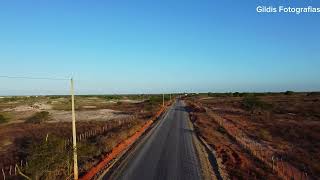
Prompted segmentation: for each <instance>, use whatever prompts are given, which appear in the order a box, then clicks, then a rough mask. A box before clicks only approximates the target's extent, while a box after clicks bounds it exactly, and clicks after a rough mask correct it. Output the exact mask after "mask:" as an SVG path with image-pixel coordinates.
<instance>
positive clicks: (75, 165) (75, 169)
mask: <svg viewBox="0 0 320 180" xmlns="http://www.w3.org/2000/svg"><path fill="white" fill-rule="evenodd" d="M71 106H72V109H71V111H72V139H73V177H74V179H76V180H77V179H78V176H79V175H78V158H77V139H76V138H77V133H76V113H75V110H74V109H75V108H74V87H73V78H71Z"/></svg>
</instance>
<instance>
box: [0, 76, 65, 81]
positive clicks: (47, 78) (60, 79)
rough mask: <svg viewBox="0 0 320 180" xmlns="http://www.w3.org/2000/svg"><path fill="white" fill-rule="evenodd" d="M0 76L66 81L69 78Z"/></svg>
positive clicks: (18, 77)
mask: <svg viewBox="0 0 320 180" xmlns="http://www.w3.org/2000/svg"><path fill="white" fill-rule="evenodd" d="M0 78H9V79H39V80H40V79H41V80H56V81H66V80H70V79H67V78H50V77H30V76H0Z"/></svg>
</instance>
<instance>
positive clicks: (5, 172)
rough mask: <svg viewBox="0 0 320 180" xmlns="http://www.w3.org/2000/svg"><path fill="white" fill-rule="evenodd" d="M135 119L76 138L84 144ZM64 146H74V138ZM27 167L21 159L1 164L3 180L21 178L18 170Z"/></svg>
mask: <svg viewBox="0 0 320 180" xmlns="http://www.w3.org/2000/svg"><path fill="white" fill-rule="evenodd" d="M135 119H137V116H133V117H131V118H129V119H117V120H115V121H116V123H107V124H106V125H104V126H101V127H97V128H95V129H91V130H89V131H85V132H82V133H79V134H77V138H76V139H77V142H82V141H85V140H87V139H89V138H93V137H96V136H99V135H102V134H104V133H106V132H108V131H109V130H111V129H113V128H117V127H120V126H122V125H124V124H125V123H127V122H130V121H133V120H135ZM47 138H48V136H47V137H46V138H45V139H47ZM49 138H50V137H49ZM64 144H65V149H67V147H69V146H71V145H72V137H70V138H65V140H64ZM27 167H28V161H27V160H25V159H21V160H19V161H18V162H16V163H9V164H1V166H0V168H1V176H2V179H4V180H5V179H12V178H15V177H18V176H19V177H21V174H19V173H18V168H19V169H20V171H21V172H24V171H25V169H26V168H27ZM1 176H0V177H1Z"/></svg>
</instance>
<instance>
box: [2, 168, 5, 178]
mask: <svg viewBox="0 0 320 180" xmlns="http://www.w3.org/2000/svg"><path fill="white" fill-rule="evenodd" d="M2 175H3V180H6V174H5V173H4V170H3V168H2Z"/></svg>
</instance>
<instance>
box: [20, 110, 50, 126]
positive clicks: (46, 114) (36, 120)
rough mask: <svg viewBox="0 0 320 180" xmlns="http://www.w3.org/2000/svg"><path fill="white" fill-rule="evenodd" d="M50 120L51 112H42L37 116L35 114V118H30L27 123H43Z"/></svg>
mask: <svg viewBox="0 0 320 180" xmlns="http://www.w3.org/2000/svg"><path fill="white" fill-rule="evenodd" d="M49 119H50V115H49V112H47V111H41V112H37V113H36V114H34V115H33V116H31V117H29V118H28V119H27V120H26V122H27V123H36V124H38V123H42V122H45V121H48V120H49Z"/></svg>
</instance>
